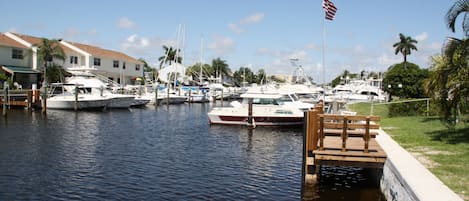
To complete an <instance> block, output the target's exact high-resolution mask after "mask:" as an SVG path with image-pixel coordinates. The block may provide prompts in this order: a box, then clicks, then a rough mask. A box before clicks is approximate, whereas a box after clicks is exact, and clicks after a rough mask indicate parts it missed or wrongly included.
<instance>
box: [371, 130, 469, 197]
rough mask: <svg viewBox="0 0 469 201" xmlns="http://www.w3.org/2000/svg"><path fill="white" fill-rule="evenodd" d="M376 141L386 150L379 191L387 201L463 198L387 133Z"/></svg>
mask: <svg viewBox="0 0 469 201" xmlns="http://www.w3.org/2000/svg"><path fill="white" fill-rule="evenodd" d="M376 141H377V142H378V143H379V144H380V145H381V147H382V148H383V149H384V150H385V151H386V153H387V156H388V158H387V160H386V163H385V165H384V168H383V176H382V178H381V181H380V182H381V185H380V186H381V191H382V192H383V194H384V195H385V197H386V200H388V201H433V200H434V201H463V199H462V198H461V197H459V196H458V195H457V194H456V193H454V192H453V191H452V190H451V189H449V188H448V187H447V186H446V185H445V184H443V183H442V182H441V181H440V180H439V179H438V178H437V177H436V176H435V175H433V174H432V173H431V172H430V171H429V170H428V169H426V168H425V167H424V166H423V165H422V164H421V163H420V162H419V161H418V160H417V159H415V158H414V157H413V156H412V155H411V154H410V153H409V152H407V151H406V150H404V148H402V147H401V146H400V145H399V144H397V143H396V142H395V141H394V140H393V139H392V138H391V137H390V136H389V135H388V134H387V133H386V132H384V131H383V130H380V131H379V135H377V137H376Z"/></svg>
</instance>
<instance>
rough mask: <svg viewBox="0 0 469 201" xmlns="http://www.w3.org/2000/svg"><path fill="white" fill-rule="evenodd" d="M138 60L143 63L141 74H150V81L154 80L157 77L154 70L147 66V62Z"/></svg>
mask: <svg viewBox="0 0 469 201" xmlns="http://www.w3.org/2000/svg"><path fill="white" fill-rule="evenodd" d="M138 60H139V61H140V62H142V63H143V72H150V73H151V74H152V76H153V77H152V78H151V79H153V80H156V78H157V77H158V71H157V70H156V69H155V68H153V67H151V66H150V65H148V62H147V61H145V59H143V58H140V59H138Z"/></svg>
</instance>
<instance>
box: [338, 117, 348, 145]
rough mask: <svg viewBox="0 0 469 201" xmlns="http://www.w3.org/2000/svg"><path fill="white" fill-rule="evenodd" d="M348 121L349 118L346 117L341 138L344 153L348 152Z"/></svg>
mask: <svg viewBox="0 0 469 201" xmlns="http://www.w3.org/2000/svg"><path fill="white" fill-rule="evenodd" d="M347 121H348V120H347V117H344V119H343V128H342V134H341V136H340V137H341V138H342V152H346V151H347V148H346V144H347Z"/></svg>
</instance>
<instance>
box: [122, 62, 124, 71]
mask: <svg viewBox="0 0 469 201" xmlns="http://www.w3.org/2000/svg"><path fill="white" fill-rule="evenodd" d="M122 69H125V61H124V62H122Z"/></svg>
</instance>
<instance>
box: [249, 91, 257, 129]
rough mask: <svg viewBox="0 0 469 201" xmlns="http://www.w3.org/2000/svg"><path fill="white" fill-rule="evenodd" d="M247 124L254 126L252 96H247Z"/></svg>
mask: <svg viewBox="0 0 469 201" xmlns="http://www.w3.org/2000/svg"><path fill="white" fill-rule="evenodd" d="M248 126H249V127H250V128H255V127H256V125H255V124H254V118H253V117H252V98H248Z"/></svg>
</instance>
